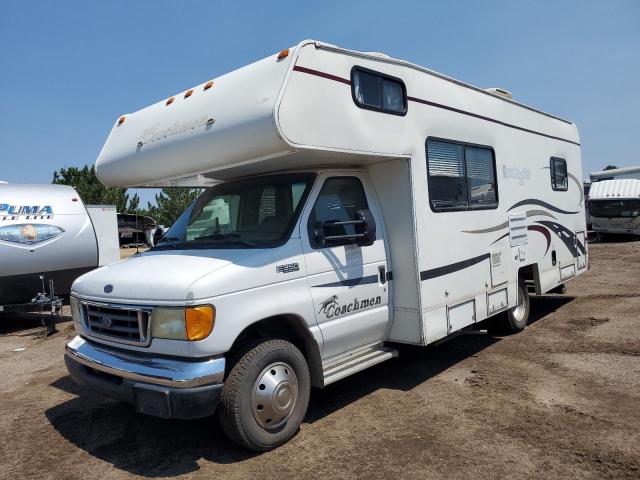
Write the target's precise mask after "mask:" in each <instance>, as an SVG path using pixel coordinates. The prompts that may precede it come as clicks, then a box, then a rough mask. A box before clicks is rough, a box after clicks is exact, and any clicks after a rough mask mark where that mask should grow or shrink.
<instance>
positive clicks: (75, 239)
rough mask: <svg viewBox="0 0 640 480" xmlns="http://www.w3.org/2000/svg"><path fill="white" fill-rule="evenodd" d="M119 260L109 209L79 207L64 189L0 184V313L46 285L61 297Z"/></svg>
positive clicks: (71, 190)
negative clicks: (94, 271)
mask: <svg viewBox="0 0 640 480" xmlns="http://www.w3.org/2000/svg"><path fill="white" fill-rule="evenodd" d="M119 255H120V252H119V249H118V232H117V227H116V212H115V207H113V206H100V205H94V206H87V207H86V208H85V205H84V204H83V203H82V200H81V199H80V196H79V195H78V193H77V192H76V191H75V189H74V188H73V187H69V186H65V185H26V184H6V183H3V184H2V185H0V311H2V310H4V309H5V308H7V307H8V306H9V305H12V304H17V303H27V302H29V301H30V300H31V299H32V298H34V297H35V296H36V295H37V293H38V292H43V285H44V286H45V287H46V286H47V285H48V282H49V280H53V282H54V286H55V292H56V293H58V294H60V295H67V294H68V293H69V292H70V291H71V284H72V283H73V281H74V280H75V279H76V278H77V277H79V276H80V275H82V274H83V273H86V272H88V271H89V270H92V269H94V268H96V267H98V266H102V265H107V264H109V263H113V262H114V261H116V260H119V259H120V257H119ZM41 277H42V278H41ZM44 290H45V291H46V288H45V289H44Z"/></svg>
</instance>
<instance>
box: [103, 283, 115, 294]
mask: <svg viewBox="0 0 640 480" xmlns="http://www.w3.org/2000/svg"><path fill="white" fill-rule="evenodd" d="M111 292H113V285H105V286H104V293H111Z"/></svg>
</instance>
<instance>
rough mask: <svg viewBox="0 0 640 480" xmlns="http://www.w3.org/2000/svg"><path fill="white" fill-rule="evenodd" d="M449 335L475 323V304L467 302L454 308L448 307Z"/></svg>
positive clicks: (470, 301) (471, 301) (473, 301)
mask: <svg viewBox="0 0 640 480" xmlns="http://www.w3.org/2000/svg"><path fill="white" fill-rule="evenodd" d="M447 316H448V320H449V333H453V332H455V331H457V330H460V329H461V328H464V327H466V326H467V325H471V324H472V323H473V322H475V321H476V302H475V300H469V301H468V302H464V303H460V304H458V305H456V306H454V307H449V312H448V315H447Z"/></svg>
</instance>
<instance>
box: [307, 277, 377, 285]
mask: <svg viewBox="0 0 640 480" xmlns="http://www.w3.org/2000/svg"><path fill="white" fill-rule="evenodd" d="M372 283H378V276H377V275H368V276H366V277H358V278H349V279H347V280H340V281H338V282H331V283H323V284H322V285H314V287H316V288H319V287H355V286H357V285H370V284H372Z"/></svg>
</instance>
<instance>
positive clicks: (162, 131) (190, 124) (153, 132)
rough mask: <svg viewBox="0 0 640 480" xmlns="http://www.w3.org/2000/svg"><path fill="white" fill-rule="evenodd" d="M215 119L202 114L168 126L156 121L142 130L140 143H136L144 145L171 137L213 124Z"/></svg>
mask: <svg viewBox="0 0 640 480" xmlns="http://www.w3.org/2000/svg"><path fill="white" fill-rule="evenodd" d="M213 122H215V119H214V118H213V117H209V116H206V115H205V116H203V117H200V118H195V119H193V120H187V121H186V122H175V123H174V124H173V125H171V126H170V127H161V126H160V124H159V123H156V124H155V125H154V126H153V127H151V128H147V129H146V130H145V131H143V132H142V137H141V138H140V143H139V144H138V145H146V144H148V143H154V142H157V141H159V140H162V139H164V138H168V137H173V136H174V135H178V134H180V133H184V132H187V131H189V130H193V129H195V128H198V127H203V126H207V128H209V125H213Z"/></svg>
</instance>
